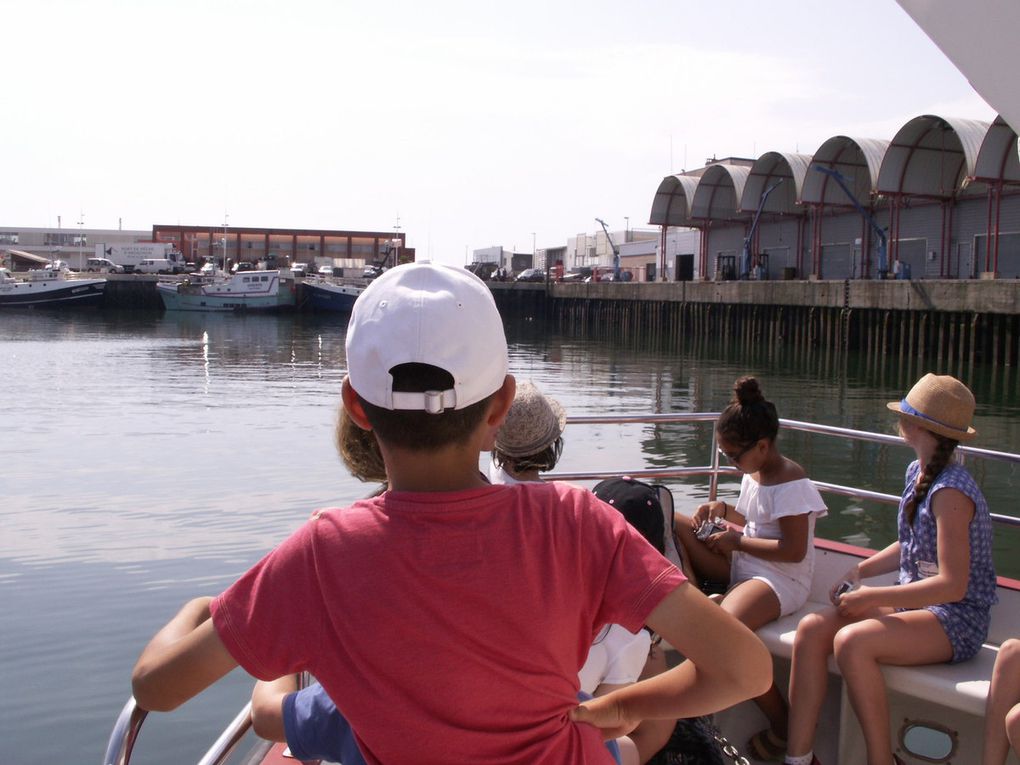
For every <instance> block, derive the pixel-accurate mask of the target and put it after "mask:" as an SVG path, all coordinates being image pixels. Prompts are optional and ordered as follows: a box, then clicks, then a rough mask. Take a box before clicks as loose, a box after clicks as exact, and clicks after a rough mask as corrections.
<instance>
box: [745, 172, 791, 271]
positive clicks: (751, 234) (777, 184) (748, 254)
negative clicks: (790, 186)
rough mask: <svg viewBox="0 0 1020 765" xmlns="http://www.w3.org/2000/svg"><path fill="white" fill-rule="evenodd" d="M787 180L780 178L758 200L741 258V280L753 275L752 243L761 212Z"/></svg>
mask: <svg viewBox="0 0 1020 765" xmlns="http://www.w3.org/2000/svg"><path fill="white" fill-rule="evenodd" d="M785 180H786V179H785V178H780V179H779V180H778V181H776V182H775V183H773V184H772V185H771V186H769V187H768V188H767V189H765V193H764V194H762V195H761V199H759V200H758V209H757V210H755V212H754V220H753V221H752V222H751V230H750V231H748V232H747V236H745V237H744V251H743V254H742V255H741V257H740V278H741V279H747V278H748V277H750V275H751V242H752V241H753V240H754V232H755V231H757V230H758V220H759V219H760V218H761V211H762V210H763V209H764V208H765V200H766V199H768V198H769V194H771V193H772V192H773V191H775V190H776V189H777V188H779V187H780V186H781V185H782V184H783V182H784V181H785Z"/></svg>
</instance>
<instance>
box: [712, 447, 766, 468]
mask: <svg viewBox="0 0 1020 765" xmlns="http://www.w3.org/2000/svg"><path fill="white" fill-rule="evenodd" d="M757 445H758V442H757V441H755V442H754V443H753V444H751V445H750V446H745V447H744V448H743V449H741V450H740V451H739V452H737V453H736V454H730V453H729V452H724V451H723V449H722V447H721V446H717V447H716V451H717V452H719V456H720V457H725V458H726V459H728V460H729V461H730V462H731V463H733V464H734V465H736V464H737V463H738V462H740V459H741V457H743V456H744V455H745V454H747V453H748V452H749V451H751V450H752V449H753V448H754V447H756V446H757Z"/></svg>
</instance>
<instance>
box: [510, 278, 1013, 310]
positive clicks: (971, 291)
mask: <svg viewBox="0 0 1020 765" xmlns="http://www.w3.org/2000/svg"><path fill="white" fill-rule="evenodd" d="M492 286H493V290H494V291H501V290H514V291H517V290H542V291H544V290H546V286H545V285H544V284H499V283H494V284H493V285H492ZM548 294H549V296H550V297H553V298H556V299H559V300H571V299H581V300H610V301H612V300H627V301H655V302H668V303H708V304H716V305H745V306H752V305H772V306H796V307H818V308H841V309H842V308H850V309H854V310H856V309H877V310H882V309H887V310H896V311H945V312H953V313H955V312H960V313H986V314H1013V315H1017V314H1020V281H1018V280H1012V279H1010V280H1005V279H1003V280H923V281H920V280H916V281H894V280H888V281H877V280H876V281H863V280H849V281H796V282H782V281H770V282H750V281H743V282H741V281H732V282H655V283H649V282H638V283H634V282H631V283H629V284H628V283H622V284H621V283H615V282H598V283H589V284H550V285H549V287H548Z"/></svg>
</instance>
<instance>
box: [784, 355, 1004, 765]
mask: <svg viewBox="0 0 1020 765" xmlns="http://www.w3.org/2000/svg"><path fill="white" fill-rule="evenodd" d="M888 407H889V409H890V410H892V411H893V412H895V413H896V414H897V415H898V417H899V431H900V435H901V436H902V437H903V440H904V441H905V442H906V443H907V445H908V446H910V447H911V448H912V449H913V450H914V453H915V455H916V456H917V460H916V461H914V462H912V463H911V464H910V466H909V467H908V468H907V474H906V487H905V488H904V490H903V495H902V497H901V499H900V507H899V516H898V538H897V540H896V541H895V542H893V543H892V544H891V545H889V546H888V547H886V548H885V549H884V550H881V551H879V552H877V553H875V554H874V555H872V556H871V557H870V558H867V559H866V560H863V561H861V562H860V563H859V564H857V565H856V566H854V567H853V568H852V569H851V570H850V571H849V572H847V574H846V575H845V576H844V577H843V579H842V580H841V581H840V582H837V583H835V584H834V585H833V588H832V591H831V593H830V597H831V598H832V602H833V604H834V607H833V608H831V609H828V610H826V611H822V612H819V613H816V614H812V615H810V616H807V617H805V618H804V619H802V620H801V622H800V625H799V626H798V628H797V637H796V640H795V641H794V649H793V665H792V672H791V676H790V700H791V708H790V726H789V736H788V741H787V757H786V760H785V762H787V763H792V764H793V765H811V763H817V759H816V758H814V756H813V753H812V747H813V739H814V732H815V726H816V725H817V722H818V710H819V709H820V708H821V706H822V702H823V700H824V698H825V689H826V684H827V677H828V673H827V671H826V662H827V660H828V657H829V655H831V654H833V653H834V654H835V657H836V662H837V664H838V665H839V668H840V671H841V672H842V675H843V681H844V683H845V684H846V688H847V692H848V695H849V697H850V702H851V704H852V706H853V709H854V712H855V714H856V715H857V720H858V721H859V722H860V724H861V730H862V732H863V734H864V740H865V744H866V746H867V751H868V763H869V765H894V763H896V764H898V763H900V762H901V761H900V760H899V758H897V757H896V756H895V755H894V754H893V753H892V742H891V740H890V735H889V705H888V700H887V698H886V693H885V685H884V682H883V680H882V672H881V665H883V664H892V665H901V666H905V665H917V664H936V663H940V662H958V661H965V660H966V659H969V658H970V657H972V656H973V655H974V654H975V653H976V652H977V651H978V649H980V647H981V644H982V642H984V639H985V636H986V635H987V632H988V622H989V612H990V610H991V606H992V604H993V603H995V600H996V595H995V571H994V569H993V567H992V528H991V518H990V516H989V513H988V503H987V502H986V501H985V498H984V495H983V494H982V493H981V490H980V489H979V488H978V486H977V484H976V483H975V482H974V479H973V478H972V477H971V476H970V474H969V473H968V472H967V470H966V469H965V468H964V467H963V466H962V465H958V464H955V463H954V462H953V459H952V458H953V452H954V450H955V449H956V446H957V444H958V443H959V442H960V441H967V440H969V439H971V438H973V437H974V435H975V431H974V428H972V427H971V420H972V419H973V415H974V396H973V394H971V392H970V390H968V389H967V387H966V386H965V385H964V384H963V383H961V382H960V381H959V380H956V379H955V378H953V377H950V376H948V375H947V376H937V375H933V374H927V375H925V376H924V377H922V378H921V379H920V380H919V381H918V382H917V384H916V385H915V386H914V387H913V388H912V389H911V390H910V392H909V393H908V394H907V395H906V397H905V398H904V399H903V400H902V401H897V402H893V403H890V404H889V405H888ZM963 540H966V541H967V544H961V543H962V542H963ZM897 569H899V572H900V575H899V583H898V584H896V585H892V586H869V585H862V584H861V580H862V579H868V578H870V577H874V576H878V575H881V574H887V573H891V572H893V571H896V570H897ZM843 582H846V583H848V584H849V585H850V586H851V589H850V590H849V591H844V588H842V587H841V586H840V585H841V584H842V583H843Z"/></svg>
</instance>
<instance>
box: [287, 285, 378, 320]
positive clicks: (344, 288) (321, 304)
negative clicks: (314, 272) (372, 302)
mask: <svg viewBox="0 0 1020 765" xmlns="http://www.w3.org/2000/svg"><path fill="white" fill-rule="evenodd" d="M364 289H365V288H364V287H360V286H356V285H353V284H341V283H338V282H332V281H329V280H328V279H306V280H305V281H304V282H302V284H301V295H302V297H301V305H302V307H308V308H310V309H312V310H313V311H335V312H340V313H350V312H351V309H352V308H354V301H355V300H357V299H358V295H360V294H361V293H362V292H363V291H364Z"/></svg>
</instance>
